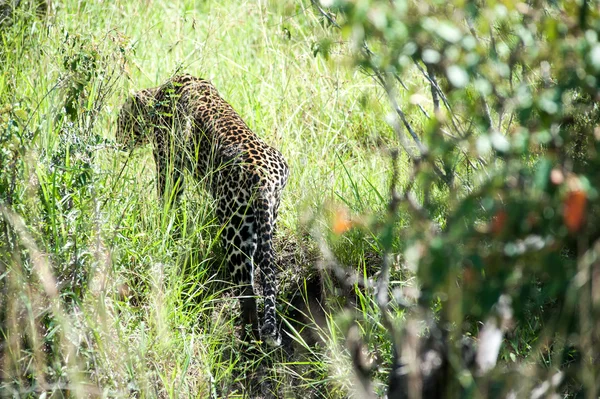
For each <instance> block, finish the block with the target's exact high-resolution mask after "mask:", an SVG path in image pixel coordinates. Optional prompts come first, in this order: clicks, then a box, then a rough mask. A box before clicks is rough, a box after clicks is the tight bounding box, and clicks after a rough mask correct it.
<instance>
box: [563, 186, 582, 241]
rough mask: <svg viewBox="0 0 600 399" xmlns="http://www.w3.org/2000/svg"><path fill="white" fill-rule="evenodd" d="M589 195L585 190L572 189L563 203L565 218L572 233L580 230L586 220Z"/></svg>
mask: <svg viewBox="0 0 600 399" xmlns="http://www.w3.org/2000/svg"><path fill="white" fill-rule="evenodd" d="M586 205H587V197H586V195H585V192H584V191H583V190H574V191H570V192H569V193H568V194H567V197H566V198H565V201H564V203H563V220H564V222H565V225H566V226H567V228H568V229H569V231H570V232H571V233H575V232H577V231H579V229H580V228H581V226H582V225H583V222H584V220H585V208H586Z"/></svg>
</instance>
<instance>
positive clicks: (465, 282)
mask: <svg viewBox="0 0 600 399" xmlns="http://www.w3.org/2000/svg"><path fill="white" fill-rule="evenodd" d="M314 5H315V7H316V8H317V10H318V11H319V12H320V13H321V15H322V19H323V23H324V24H325V25H326V26H329V29H330V34H331V35H332V36H336V35H338V34H341V35H342V36H343V37H344V38H345V39H347V40H349V41H350V45H351V46H352V47H353V48H354V63H355V65H356V66H357V67H360V68H362V69H364V70H365V71H366V72H367V73H369V74H371V75H372V76H373V78H374V79H375V80H376V81H377V82H378V83H379V84H381V86H382V87H383V88H384V89H385V91H386V93H387V95H388V99H389V103H390V108H391V111H392V112H393V117H391V118H390V124H391V126H392V127H393V128H394V130H395V131H396V134H397V137H398V141H399V144H400V148H401V149H402V151H403V152H405V153H406V154H408V156H409V157H410V159H411V160H412V161H413V168H412V170H411V171H410V178H409V179H408V182H407V183H405V184H402V187H401V188H396V185H397V183H396V182H395V181H392V189H391V199H390V213H389V218H388V223H386V224H385V225H384V226H382V227H381V228H380V229H379V233H378V234H379V236H380V240H381V242H382V244H383V248H384V252H385V254H384V262H383V268H382V271H381V273H380V275H379V282H378V284H377V286H376V287H375V288H378V289H379V290H380V291H379V294H378V295H379V297H378V303H379V305H380V307H381V312H382V314H381V317H382V320H383V321H384V323H385V325H386V326H387V328H388V332H389V338H390V339H391V340H392V342H393V343H394V351H393V358H394V360H393V363H392V370H391V372H390V377H389V378H390V380H389V395H390V397H417V396H411V395H418V396H420V395H421V393H422V394H423V396H424V397H435V396H437V395H443V394H448V395H450V396H451V397H456V395H458V393H459V392H461V395H462V396H465V397H471V396H479V395H483V396H487V395H488V394H489V395H492V396H493V397H496V396H497V395H502V396H506V395H509V394H516V395H518V396H528V395H529V393H530V392H531V391H532V389H534V387H535V386H536V385H537V384H540V383H541V381H542V380H543V379H545V378H547V377H548V375H551V374H552V373H554V372H556V371H559V370H560V371H561V372H566V374H567V376H568V377H567V378H562V376H563V375H562V374H560V376H561V377H560V378H558V377H557V378H556V379H555V380H552V382H551V383H548V384H547V385H540V386H538V387H537V389H538V391H537V393H534V396H535V395H541V394H542V393H540V392H541V391H539V390H542V389H543V390H544V393H543V394H544V395H545V394H546V392H552V391H556V392H567V393H570V394H574V393H575V392H579V393H581V394H584V395H586V397H595V396H596V395H597V394H598V389H599V388H598V381H600V380H599V378H600V367H598V357H597V356H598V353H600V335H599V331H600V318H599V317H598V316H600V313H599V311H600V301H599V298H600V297H599V296H598V292H600V291H598V287H597V286H598V284H600V268H599V267H600V266H599V264H598V261H597V257H598V254H599V252H598V251H600V241H599V239H600V234H599V233H600V232H599V230H598V215H599V210H600V208H599V206H600V198H599V196H598V187H600V186H599V183H600V180H599V178H600V174H599V170H600V169H599V166H600V158H599V157H598V151H599V150H600V126H599V125H598V123H599V121H600V119H599V117H600V110H599V106H598V99H599V98H600V91H599V88H600V38H599V34H600V15H599V10H598V8H597V7H596V5H592V3H590V2H585V1H584V2H576V1H564V2H560V3H555V2H547V3H546V2H533V3H527V4H526V3H513V2H503V1H492V2H485V3H478V2H458V3H457V2H452V3H447V2H414V3H412V2H387V1H356V2H355V1H343V0H341V1H338V0H336V1H322V2H320V3H316V2H315V3H314ZM338 28H339V29H338ZM332 41H333V40H332V39H331V37H328V38H324V39H323V41H322V43H321V44H320V45H319V46H318V47H319V49H320V51H321V52H322V53H324V54H326V50H327V48H328V46H329V44H330V43H331V42H332ZM405 82H411V83H410V84H409V83H405ZM419 114H420V115H419ZM415 115H417V117H416V119H415ZM419 118H420V119H421V121H422V122H421V123H420V124H421V126H422V127H421V128H416V127H415V126H414V121H415V120H418V119H419ZM411 119H412V121H411ZM417 123H418V122H417ZM396 178H397V174H396ZM440 202H441V203H443V204H446V206H445V207H440V206H439V204H440ZM400 211H403V212H407V213H408V214H409V215H410V216H409V217H410V220H411V222H410V225H409V227H407V228H402V229H399V228H398V227H397V222H396V220H397V218H398V217H397V215H398V212H400ZM397 236H399V238H400V242H401V244H400V247H398V246H397V245H396V246H394V245H392V243H393V242H395V241H394V240H395V238H394V237H397ZM386 243H387V244H386ZM398 249H401V250H402V260H401V262H400V265H395V264H393V263H392V262H391V261H390V260H389V259H391V257H392V255H393V254H394V252H395V251H397V250H398ZM385 259H388V261H386V260H385ZM396 266H400V267H405V268H409V269H411V270H414V271H415V272H416V275H417V277H418V286H417V287H415V288H418V293H417V294H415V293H414V292H412V293H411V297H413V298H414V297H416V298H418V299H417V300H413V301H410V300H409V301H408V302H409V307H410V308H411V309H413V308H414V309H413V311H412V312H410V314H411V315H412V316H410V317H409V319H414V320H426V321H427V320H429V322H428V325H429V328H428V331H429V332H428V333H424V332H423V331H422V329H418V328H417V329H416V331H421V333H424V334H425V335H426V336H429V339H428V340H424V341H423V348H424V349H423V353H422V356H421V357H419V355H418V353H417V354H415V352H414V351H415V350H416V349H414V347H413V348H412V349H411V348H410V345H407V344H406V342H407V341H408V342H415V337H414V334H415V333H416V332H415V328H411V327H410V326H413V327H414V323H413V324H411V322H409V321H405V322H404V323H405V324H404V325H405V326H408V327H407V328H405V329H404V331H405V333H404V335H403V338H402V339H400V338H399V333H398V332H397V331H396V327H395V324H394V323H392V321H391V320H388V321H386V319H388V318H390V317H392V315H393V314H394V312H393V311H390V308H389V304H388V298H387V285H388V282H387V279H388V278H389V272H390V269H392V270H391V272H392V273H395V272H396V270H395V269H394V268H395V267H396ZM381 290H384V291H385V293H383V292H382V291H381ZM395 294H396V299H404V300H406V295H405V294H403V292H402V291H401V290H397V291H396V292H395ZM394 302H395V301H394V300H392V303H394ZM404 302H405V301H404ZM427 309H436V310H437V311H436V312H435V314H433V315H430V314H429V312H428V311H427ZM477 321H481V322H485V323H486V324H485V326H483V327H482V326H481V325H480V324H478V323H477ZM432 323H433V324H432ZM490 331H493V333H490ZM502 333H506V334H507V336H506V338H505V340H504V344H505V345H504V348H503V350H502V352H501V357H502V358H503V359H505V360H507V361H506V362H502V363H501V366H499V367H496V368H494V365H495V364H496V357H497V355H498V351H499V347H498V345H499V342H497V339H489V337H490V334H491V335H495V336H496V337H497V336H498V335H500V336H502ZM411 334H412V335H411ZM465 334H466V335H473V336H478V337H479V349H477V350H476V352H475V354H474V355H469V354H468V350H467V351H466V350H464V348H463V347H462V344H461V343H462V342H463V340H462V339H461V337H462V336H463V335H465ZM411 336H412V338H411ZM511 337H515V338H516V340H517V341H519V342H521V343H523V344H524V345H525V347H526V349H524V350H523V348H521V347H515V346H514V345H512V344H511V342H513V341H512V340H511ZM432 340H433V341H432ZM436 340H437V341H439V342H440V343H441V344H440V345H441V346H440V345H438V347H436V346H435V344H434V341H436ZM468 346H469V347H471V346H472V345H468ZM427 350H432V351H433V353H439V359H440V360H439V362H438V363H439V364H437V366H435V367H433V369H434V370H435V369H440V370H442V369H443V371H439V372H437V373H436V372H433V371H431V370H430V368H431V367H429V366H431V365H429V366H428V364H427V360H426V355H425V354H426V353H427ZM419 359H420V360H421V362H420V363H419V361H418V360H419ZM490 359H492V360H493V361H492V360H490ZM490 362H491V363H490ZM355 363H356V364H357V365H356V369H357V370H358V373H359V374H360V373H361V372H360V370H361V367H360V365H359V363H360V359H358V358H355ZM536 365H537V367H536ZM428 367H429V368H428ZM446 367H448V370H446V369H445V368H446ZM524 370H528V371H527V373H526V375H524V376H523V378H517V380H518V381H519V382H518V383H516V382H515V381H516V380H515V376H514V372H517V371H518V372H523V371H524ZM363 374H364V373H363ZM532 377H534V378H532ZM368 380H369V379H368V378H363V383H364V386H368ZM441 381H443V383H442V382H441ZM364 386H363V388H364ZM419 387H422V391H421V388H419ZM365 389H366V390H367V391H369V390H370V389H371V388H365ZM407 395H408V396H407ZM432 395H433V396H432ZM536 397H539V396H536Z"/></svg>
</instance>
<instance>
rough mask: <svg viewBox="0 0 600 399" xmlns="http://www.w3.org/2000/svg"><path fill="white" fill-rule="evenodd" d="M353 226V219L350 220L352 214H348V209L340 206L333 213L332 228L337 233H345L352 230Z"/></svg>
mask: <svg viewBox="0 0 600 399" xmlns="http://www.w3.org/2000/svg"><path fill="white" fill-rule="evenodd" d="M351 227H352V220H350V215H349V214H348V210H346V209H345V208H338V209H336V210H335V213H334V215H333V223H332V230H333V232H334V233H335V234H343V233H345V232H347V231H348V230H350V228H351Z"/></svg>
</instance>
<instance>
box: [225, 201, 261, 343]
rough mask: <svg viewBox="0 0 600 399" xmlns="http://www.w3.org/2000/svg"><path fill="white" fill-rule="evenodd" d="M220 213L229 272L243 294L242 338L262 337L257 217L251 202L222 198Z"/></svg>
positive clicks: (241, 302) (239, 291) (238, 290)
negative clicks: (256, 282) (257, 291)
mask: <svg viewBox="0 0 600 399" xmlns="http://www.w3.org/2000/svg"><path fill="white" fill-rule="evenodd" d="M234 203H235V202H234ZM238 205H239V204H238ZM217 214H218V216H219V218H220V219H221V220H222V222H223V223H224V229H223V232H222V237H223V244H224V247H225V251H226V254H227V264H228V272H229V275H230V276H231V280H232V281H233V283H235V284H236V291H237V292H238V294H239V298H240V308H241V313H242V314H241V319H242V323H243V333H242V335H243V336H242V339H243V340H244V341H246V342H250V341H251V340H252V339H254V340H258V339H259V329H258V312H257V307H256V295H255V293H254V261H253V258H254V256H255V252H256V248H257V232H256V230H255V217H254V214H253V212H252V209H251V208H250V207H249V206H247V205H242V206H237V205H236V207H235V208H233V207H232V206H231V203H228V202H226V201H220V204H219V207H218V210H217ZM248 327H250V329H251V331H250V334H248V333H249V331H248Z"/></svg>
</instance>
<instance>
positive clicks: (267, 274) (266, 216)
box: [252, 193, 281, 346]
mask: <svg viewBox="0 0 600 399" xmlns="http://www.w3.org/2000/svg"><path fill="white" fill-rule="evenodd" d="M277 205H278V201H277V199H276V198H275V196H274V195H268V194H266V193H262V194H261V195H259V196H258V198H256V199H255V200H254V203H253V207H252V208H253V209H254V214H255V215H256V226H257V227H256V231H257V236H258V245H257V248H256V254H255V259H256V263H257V264H258V265H259V267H260V270H261V275H262V286H263V297H264V300H265V315H264V319H263V325H262V327H261V331H260V332H261V339H262V340H263V341H265V342H266V343H267V344H268V345H270V346H279V345H280V344H281V335H280V334H279V329H278V328H277V317H276V303H275V298H276V296H277V271H276V270H275V253H274V250H273V233H274V229H275V217H276V216H275V215H276V214H277V209H276V207H277Z"/></svg>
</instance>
